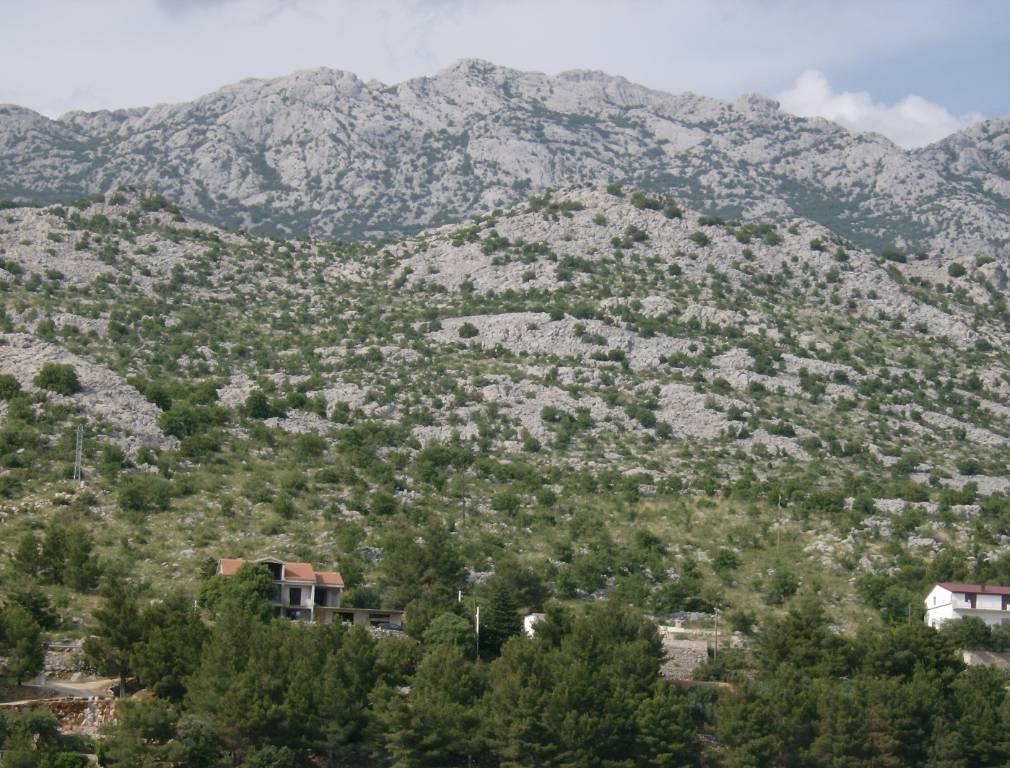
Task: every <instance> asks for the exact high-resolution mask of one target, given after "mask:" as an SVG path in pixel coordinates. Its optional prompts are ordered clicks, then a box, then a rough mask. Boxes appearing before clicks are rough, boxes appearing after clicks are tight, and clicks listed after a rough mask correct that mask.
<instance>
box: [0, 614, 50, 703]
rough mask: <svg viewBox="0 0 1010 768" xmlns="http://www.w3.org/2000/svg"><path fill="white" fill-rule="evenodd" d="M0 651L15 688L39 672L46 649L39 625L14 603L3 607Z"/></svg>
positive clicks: (0, 617) (0, 618)
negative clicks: (15, 682) (13, 680)
mask: <svg viewBox="0 0 1010 768" xmlns="http://www.w3.org/2000/svg"><path fill="white" fill-rule="evenodd" d="M0 629H2V634H0V650H2V651H3V655H4V656H6V658H7V661H6V664H5V670H6V672H7V674H8V675H10V676H11V677H13V678H14V679H15V680H16V681H17V684H18V685H21V683H22V682H24V681H25V680H26V679H28V678H30V677H34V676H35V675H37V674H38V673H39V672H41V671H42V665H43V663H44V662H45V646H44V645H43V643H42V629H41V628H40V627H39V625H38V622H37V621H35V619H33V618H32V615H31V614H30V613H28V611H26V610H25V609H24V608H22V607H21V606H20V605H18V604H17V603H12V604H10V605H8V606H7V607H6V608H4V611H3V615H2V616H0Z"/></svg>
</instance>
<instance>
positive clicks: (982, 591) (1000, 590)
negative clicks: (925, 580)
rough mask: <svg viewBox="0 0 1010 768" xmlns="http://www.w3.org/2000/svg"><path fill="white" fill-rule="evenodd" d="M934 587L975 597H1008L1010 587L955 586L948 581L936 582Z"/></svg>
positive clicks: (983, 585) (984, 585)
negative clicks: (971, 594) (970, 594)
mask: <svg viewBox="0 0 1010 768" xmlns="http://www.w3.org/2000/svg"><path fill="white" fill-rule="evenodd" d="M936 586H938V587H943V588H944V589H948V590H950V591H951V592H974V593H975V594H976V595H1010V587H997V586H993V585H991V584H957V583H954V582H949V581H938V582H936Z"/></svg>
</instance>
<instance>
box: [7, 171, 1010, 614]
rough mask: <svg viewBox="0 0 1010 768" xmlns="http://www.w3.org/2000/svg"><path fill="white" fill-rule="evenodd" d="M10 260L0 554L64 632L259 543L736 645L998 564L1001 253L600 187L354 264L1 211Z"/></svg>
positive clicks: (127, 225)
mask: <svg viewBox="0 0 1010 768" xmlns="http://www.w3.org/2000/svg"><path fill="white" fill-rule="evenodd" d="M0 259H2V261H0V297H2V302H3V308H4V309H3V314H2V316H0V323H2V330H3V335H2V337H0V340H2V344H3V346H2V347H0V369H2V370H0V373H3V374H4V378H3V380H2V386H0V396H2V398H3V403H2V405H0V409H2V410H0V413H2V414H3V417H2V429H0V463H2V466H3V468H2V470H0V496H2V499H0V510H2V512H0V514H2V519H3V526H2V528H0V530H2V534H0V536H2V548H3V550H4V555H5V556H4V557H3V558H2V559H3V563H4V565H3V567H4V568H5V569H6V575H7V576H8V577H9V578H10V579H11V580H12V581H14V580H19V579H23V578H24V575H25V573H31V572H32V571H33V570H34V571H35V572H34V578H36V579H38V580H39V581H41V582H42V583H45V584H49V585H52V586H51V588H52V594H53V596H54V598H55V600H56V605H57V607H58V608H59V609H60V610H61V611H62V612H63V613H64V615H65V616H66V617H67V618H69V617H72V616H79V615H80V613H79V611H80V610H81V609H82V608H86V606H87V604H88V600H89V598H87V597H84V595H87V594H88V593H89V591H90V590H91V589H93V587H94V583H95V579H96V576H97V574H98V573H99V572H101V571H102V570H109V569H114V570H120V571H121V572H123V573H128V574H129V575H130V576H131V577H133V578H134V579H139V580H141V581H143V582H144V583H146V584H148V585H149V586H150V588H151V589H152V590H153V593H157V592H159V591H160V590H162V589H163V588H164V587H165V585H167V584H169V583H171V584H173V585H179V584H182V585H186V584H190V585H192V584H193V583H194V582H195V581H196V580H197V579H199V578H200V577H201V575H202V573H203V572H204V570H203V569H204V567H205V564H206V562H207V561H208V559H209V558H214V557H218V556H257V555H264V554H272V555H276V556H278V557H283V558H286V559H295V560H305V561H311V562H313V563H319V564H332V565H334V566H335V567H337V568H339V569H340V570H341V572H342V573H343V574H344V578H345V580H346V582H347V583H348V585H349V586H350V587H351V590H350V592H349V595H348V600H350V601H352V602H353V601H357V602H359V603H367V604H375V603H381V604H383V605H388V606H397V607H399V606H403V605H405V604H407V603H411V602H412V601H417V600H419V599H420V600H421V603H415V604H414V605H415V609H416V610H415V615H419V616H420V615H423V614H424V612H423V610H422V609H421V608H418V607H417V606H419V605H421V606H423V603H424V601H425V600H429V601H432V602H435V603H437V602H438V601H439V600H442V599H444V597H445V596H446V595H452V596H453V597H455V594H456V590H457V589H465V590H468V591H469V590H471V589H479V585H480V584H481V583H482V581H483V580H484V579H485V578H486V577H487V576H488V575H489V574H490V573H491V572H493V571H495V570H496V569H498V570H502V569H506V568H507V569H510V570H509V572H510V573H516V574H519V575H518V576H516V578H517V579H519V580H520V581H523V583H526V582H528V584H527V586H526V587H524V589H525V590H526V591H524V592H523V594H524V595H526V597H525V598H524V601H525V603H526V604H525V605H523V606H522V607H524V608H536V607H539V605H540V603H542V601H543V599H544V598H545V597H546V596H554V597H557V598H561V599H568V598H576V597H585V596H590V595H600V594H609V595H611V596H614V597H617V598H619V599H620V600H621V601H622V602H625V603H631V604H634V605H637V606H640V607H642V608H644V609H645V610H647V611H649V612H651V613H652V614H654V615H656V616H658V617H660V618H661V619H663V618H667V617H669V616H670V615H671V614H674V613H676V612H681V611H685V610H694V611H711V610H712V609H713V608H716V607H718V608H721V609H727V610H734V611H736V612H737V616H738V622H737V623H738V625H739V626H741V627H746V626H747V625H748V616H749V615H750V613H752V612H753V611H754V610H755V609H756V608H757V607H758V605H764V604H771V605H782V604H785V603H788V601H790V600H791V599H792V598H793V596H794V595H796V594H798V593H803V592H816V593H819V594H820V595H821V596H822V597H823V598H824V599H825V600H826V601H827V602H828V604H829V606H831V610H832V611H833V617H834V618H835V620H837V621H840V622H843V623H854V622H859V621H862V620H863V619H864V618H866V617H867V616H869V615H871V614H873V613H875V611H876V609H878V608H879V609H882V610H884V612H885V614H886V615H893V616H898V615H900V616H901V617H903V618H904V617H906V616H907V614H908V612H909V611H912V612H913V613H914V612H916V611H918V607H919V605H920V604H921V603H920V601H921V596H922V594H923V593H922V592H921V588H922V587H923V585H924V584H925V583H926V582H927V581H928V580H929V579H930V578H935V577H940V576H943V577H948V578H954V577H963V578H967V577H969V576H974V577H977V578H983V577H984V578H987V579H989V580H990V581H992V580H999V579H1001V578H1002V579H1007V578H1010V573H1007V574H1004V573H1003V572H1004V571H1006V570H1008V568H1007V567H1006V566H1005V565H1004V561H1003V557H1004V554H1005V553H1006V551H1007V550H1008V545H1007V539H1006V537H1005V533H1006V527H1007V526H1008V525H1010V504H1008V502H1007V499H1006V497H1005V496H1004V494H1005V492H1006V489H1007V487H1008V485H1010V480H1008V478H1007V472H1006V468H1007V457H1008V450H1007V444H1008V441H1010V419H1008V415H1010V366H1008V358H1007V351H1006V350H1007V340H1008V338H1010V312H1008V309H1007V305H1006V301H1005V298H1004V296H1005V288H1006V272H1005V270H1004V267H1003V265H1002V264H1001V263H998V262H993V261H988V260H987V259H984V258H983V259H979V260H977V261H975V262H972V261H967V260H961V261H951V260H950V259H949V258H945V257H943V256H942V255H941V254H937V253H905V252H903V251H901V250H899V249H897V248H886V249H884V250H883V251H882V252H880V253H869V252H866V251H863V250H860V249H858V248H856V247H854V246H853V245H851V244H850V243H848V242H846V241H844V240H843V239H841V238H839V237H837V236H835V235H833V234H832V233H831V232H829V231H827V230H825V229H823V228H822V227H820V226H817V225H813V224H810V223H808V222H805V221H801V220H797V221H795V222H794V223H793V224H791V225H780V226H774V225H770V224H768V225H762V224H760V223H754V222H750V223H740V222H736V221H723V220H721V219H719V218H717V217H714V216H708V215H700V214H698V213H697V212H693V211H690V210H686V209H682V207H681V206H680V205H678V203H677V202H676V201H674V200H673V199H669V198H664V197H654V196H651V195H650V194H644V193H640V192H634V191H632V190H630V189H629V190H622V189H620V188H618V187H614V186H611V187H608V188H601V187H586V188H574V189H568V190H565V191H563V192H556V193H554V194H553V195H545V196H542V197H534V198H531V199H530V200H529V201H528V202H527V203H525V204H523V205H520V206H518V207H516V208H513V209H510V210H507V211H494V212H493V213H490V214H487V215H483V216H479V217H477V218H475V219H473V220H471V221H468V222H466V223H464V224H459V225H453V226H448V227H444V228H442V229H438V230H434V231H431V232H427V233H424V234H422V235H420V236H417V237H412V238H409V239H406V240H403V241H397V242H379V243H368V244H344V243H330V242H322V241H318V240H314V239H302V240H280V239H269V238H263V237H255V236H251V235H248V234H242V233H236V232H228V231H223V230H220V229H216V228H213V227H210V226H207V225H204V224H200V223H197V222H194V221H191V220H188V219H186V218H185V217H184V216H183V215H182V214H181V213H180V212H179V210H178V209H177V208H176V207H175V206H174V205H173V204H172V203H171V202H169V201H168V200H166V199H164V198H161V197H157V196H155V197H138V196H136V195H134V194H132V193H130V192H127V191H123V192H117V193H115V194H110V195H109V196H108V197H107V198H94V199H85V200H82V201H79V202H78V203H76V204H74V205H70V206H67V207H61V206H55V207H49V208H17V207H9V208H8V209H7V210H4V211H2V212H0ZM54 365H55V366H70V369H72V370H70V369H67V368H65V367H64V368H60V367H53V366H54ZM60 391H62V392H63V394H61V393H60ZM78 424H81V425H83V426H84V462H83V465H84V466H83V469H84V477H85V483H84V486H83V488H80V489H78V488H77V487H76V486H75V484H74V483H73V482H72V481H71V479H70V478H71V475H72V471H73V461H74V427H75V426H76V425H78ZM38 547H41V548H42V550H41V551H42V561H43V565H42V567H38V563H36V566H32V561H33V557H35V556H36V555H38V553H39V550H38V549H37V548H38ZM47 547H48V549H46V548H47ZM89 553H90V554H89ZM95 558H97V559H95ZM457 566H458V568H457ZM460 574H463V576H460ZM472 585H476V586H472ZM527 588H528V589H527ZM909 605H911V608H909Z"/></svg>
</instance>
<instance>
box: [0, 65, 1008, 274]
mask: <svg viewBox="0 0 1010 768" xmlns="http://www.w3.org/2000/svg"><path fill="white" fill-rule="evenodd" d="M1008 169H1010V121H1007V120H992V121H987V122H986V123H982V124H980V125H978V126H972V127H970V128H968V129H965V130H963V131H960V132H958V133H956V134H953V135H952V136H950V137H948V138H947V139H944V140H942V141H940V142H937V143H936V144H933V145H930V146H928V147H925V148H922V149H919V150H911V151H906V150H903V149H901V148H900V147H897V146H896V145H895V144H894V143H893V142H891V141H890V140H889V139H887V138H886V137H883V136H880V135H878V134H859V133H853V132H851V131H849V130H848V129H846V128H844V127H842V126H839V125H837V124H834V123H831V122H830V121H827V120H824V119H822V118H800V117H796V116H793V115H789V114H787V113H785V112H782V111H781V110H780V109H779V108H778V104H777V103H776V102H775V101H774V100H772V99H769V98H767V97H764V96H760V95H758V94H745V95H743V96H741V97H739V98H738V99H736V100H735V101H733V102H722V101H718V100H715V99H710V98H707V97H703V96H698V95H695V94H690V93H685V94H676V95H675V94H668V93H664V92H662V91H658V90H653V89H650V88H647V87H645V86H641V85H637V84H634V83H632V82H630V81H628V80H627V79H626V78H623V77H620V76H614V75H608V74H606V73H603V72H599V71H589V70H569V71H566V72H562V73H560V74H558V75H554V76H551V75H545V74H541V73H528V72H521V71H519V70H514V69H508V68H505V67H500V66H497V65H494V64H491V63H490V62H486V61H482V60H479V59H465V60H461V61H459V62H457V63H456V64H454V65H452V66H450V67H447V68H444V69H442V70H440V71H439V72H437V73H436V74H435V75H432V76H425V77H419V78H414V79H411V80H407V81H404V82H402V83H397V84H393V85H386V84H382V83H378V82H376V81H369V82H364V81H362V80H361V79H360V78H359V77H358V76H357V75H355V74H354V73H351V72H346V71H343V70H335V69H329V68H326V67H317V68H310V69H305V70H299V71H297V72H294V73H292V74H290V75H287V76H284V77H279V78H270V79H252V78H250V79H245V80H242V81H239V82H238V83H234V84H230V85H226V86H224V87H222V88H220V89H217V90H215V91H213V92H212V93H209V94H206V95H205V96H202V97H200V98H198V99H195V100H193V101H190V102H181V103H178V104H161V105H156V106H153V107H149V108H134V109H126V110H115V111H98V112H71V113H67V114H66V115H63V116H62V117H60V118H58V119H56V120H50V119H49V118H46V117H44V116H42V115H39V114H38V113H34V112H31V111H30V110H25V109H24V108H20V107H9V106H8V107H0V179H2V180H3V181H0V196H3V197H15V198H21V199H26V200H29V201H33V200H34V201H40V202H53V201H68V200H69V199H71V198H73V197H76V196H81V195H86V194H93V193H96V192H106V191H110V190H113V189H114V188H116V187H117V186H121V185H130V186H135V187H137V188H138V189H141V190H144V191H150V192H158V193H165V194H167V195H169V196H170V197H172V198H173V199H176V200H177V201H179V203H180V204H181V205H182V206H183V207H184V208H185V209H186V210H187V211H189V212H190V213H192V214H194V215H197V216H199V217H201V218H204V219H205V220H207V221H209V222H212V223H216V224H223V225H226V226H231V227H239V228H248V229H251V230H252V231H255V232H262V233H267V234H281V235H293V236H298V235H304V234H310V233H311V234H316V235H320V236H324V237H340V238H352V239H353V238H359V237H362V236H366V237H375V236H383V235H402V234H410V233H412V232H416V231H420V230H421V229H424V228H429V227H432V226H438V225H440V224H446V223H450V222H453V221H460V220H463V219H465V218H466V217H468V216H470V215H473V214H475V213H478V212H480V211H483V210H489V209H492V208H495V207H503V206H508V205H512V204H515V203H517V202H520V201H521V200H522V199H523V198H524V197H525V196H526V195H528V194H531V193H538V192H542V191H544V190H546V189H550V188H559V187H566V186H570V185H572V184H579V183H586V182H599V181H620V182H627V183H632V184H634V185H636V186H641V187H644V188H648V189H653V190H656V191H660V192H664V193H673V194H676V195H677V196H679V197H681V198H683V199H684V200H685V201H687V202H689V203H690V204H691V205H692V207H694V208H697V209H700V210H708V211H711V212H713V213H721V214H723V215H734V216H745V217H749V218H760V217H769V216H771V217H775V218H777V219H778V220H780V221H787V220H788V219H789V217H790V216H796V217H803V218H810V219H812V220H814V221H818V222H819V223H821V224H823V225H824V226H827V227H829V228H830V229H832V230H834V231H838V232H839V233H841V234H843V235H844V236H846V237H849V238H850V239H853V240H854V241H856V242H858V243H859V244H860V245H863V246H864V247H870V248H874V249H878V250H879V249H881V248H883V247H884V246H885V245H888V244H891V243H892V242H895V241H896V242H897V244H898V245H899V246H902V247H905V248H906V249H909V250H918V249H924V250H927V251H943V252H946V253H948V254H950V256H951V258H964V257H969V258H973V257H974V256H976V255H983V256H997V257H1002V256H1005V255H1006V253H1007V243H1008V240H1007V238H1008V236H1007V232H1008V231H1010V170H1008Z"/></svg>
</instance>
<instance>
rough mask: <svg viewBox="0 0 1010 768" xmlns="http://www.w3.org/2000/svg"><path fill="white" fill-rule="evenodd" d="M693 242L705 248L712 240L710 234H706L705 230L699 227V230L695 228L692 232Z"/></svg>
mask: <svg viewBox="0 0 1010 768" xmlns="http://www.w3.org/2000/svg"><path fill="white" fill-rule="evenodd" d="M691 242H692V243H694V244H695V245H697V246H699V247H701V248H704V247H705V246H706V245H708V244H709V243H711V242H712V241H711V240H710V239H709V236H708V235H706V234H705V233H704V232H702V231H701V230H700V229H699V230H695V231H694V232H692V233H691Z"/></svg>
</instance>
